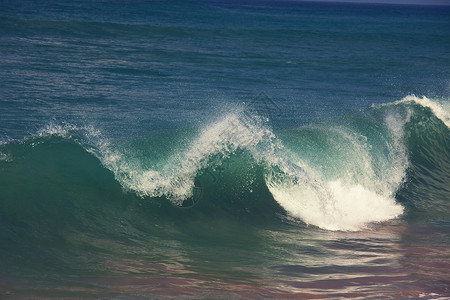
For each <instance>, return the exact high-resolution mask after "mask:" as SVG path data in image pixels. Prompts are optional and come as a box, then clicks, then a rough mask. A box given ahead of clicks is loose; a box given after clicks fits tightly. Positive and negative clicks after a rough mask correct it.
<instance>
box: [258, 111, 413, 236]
mask: <svg viewBox="0 0 450 300" xmlns="http://www.w3.org/2000/svg"><path fill="white" fill-rule="evenodd" d="M408 121H409V114H408V115H407V116H406V118H402V117H401V116H400V115H399V114H396V113H388V114H387V115H386V118H385V123H386V127H387V130H388V133H389V134H388V136H387V137H386V138H388V140H386V145H387V146H386V147H387V155H386V156H385V157H383V155H379V156H380V157H374V153H371V152H370V151H369V150H370V147H369V146H368V145H366V144H365V142H361V139H359V138H358V137H357V136H356V135H355V134H351V133H347V132H346V131H345V130H343V129H329V130H330V132H333V133H334V134H335V133H336V132H337V133H339V134H341V135H342V137H343V138H344V140H347V141H348V142H346V143H347V144H349V145H351V147H350V148H351V149H352V152H351V154H352V155H349V153H342V154H343V155H339V157H340V158H341V159H347V160H349V161H347V162H343V163H342V164H341V165H344V166H346V167H345V169H344V170H342V172H341V173H340V174H337V175H338V176H336V174H335V176H334V177H335V178H334V179H327V178H325V177H324V176H323V174H320V173H317V172H315V171H312V169H311V168H309V167H307V166H305V162H304V161H300V162H299V163H297V165H301V166H302V167H301V168H300V170H301V172H300V173H299V172H297V171H296V169H295V168H291V169H290V170H289V169H282V170H283V172H284V174H285V176H281V177H280V175H278V174H276V173H269V174H268V175H267V176H266V182H267V186H268V188H269V190H270V192H271V193H272V195H273V196H274V198H275V199H276V200H277V201H278V203H279V204H280V205H281V206H282V207H283V208H284V209H285V210H286V211H287V212H288V213H289V214H290V215H292V216H294V217H298V218H300V219H301V220H303V221H304V222H305V223H307V224H311V225H315V226H318V227H321V228H324V229H328V230H358V229H361V228H362V227H364V226H365V225H367V224H368V223H370V222H380V221H386V220H389V219H392V218H395V217H398V216H399V215H401V214H402V212H403V207H402V206H401V205H399V204H397V203H396V202H395V198H394V196H395V192H396V190H397V189H398V188H399V186H400V185H401V184H402V183H403V181H404V179H405V174H406V169H407V167H408V158H407V153H406V149H405V147H404V145H403V142H402V139H403V126H404V124H405V123H406V122H408ZM338 142H342V140H339V141H338ZM342 151H348V148H343V149H342ZM382 152H384V151H382ZM344 154H345V155H344ZM305 173H306V174H308V176H305ZM336 177H337V179H336Z"/></svg>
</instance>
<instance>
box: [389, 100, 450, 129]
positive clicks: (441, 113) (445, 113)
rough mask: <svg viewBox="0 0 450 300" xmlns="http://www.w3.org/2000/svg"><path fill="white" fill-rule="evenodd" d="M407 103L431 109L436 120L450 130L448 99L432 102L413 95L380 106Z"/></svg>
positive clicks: (449, 104)
mask: <svg viewBox="0 0 450 300" xmlns="http://www.w3.org/2000/svg"><path fill="white" fill-rule="evenodd" d="M407 102H414V103H417V104H419V105H421V106H423V107H428V108H429V109H431V111H432V112H433V114H434V115H435V116H436V118H438V119H440V120H441V121H442V122H443V123H444V124H445V125H446V126H447V127H448V128H450V101H449V100H448V99H447V100H445V101H443V100H441V101H439V100H437V99H433V100H432V99H429V98H427V97H425V96H423V97H421V98H420V97H417V96H415V95H409V96H406V97H405V98H403V99H401V100H398V101H395V102H391V103H386V104H382V106H386V105H395V104H399V103H407Z"/></svg>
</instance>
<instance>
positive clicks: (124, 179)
mask: <svg viewBox="0 0 450 300" xmlns="http://www.w3.org/2000/svg"><path fill="white" fill-rule="evenodd" d="M402 101H406V100H402ZM408 101H409V100H408ZM441 117H442V116H441ZM408 121H409V115H408V116H407V117H406V118H405V117H403V118H402V117H401V116H400V115H399V114H397V113H395V111H393V112H391V113H388V114H387V115H386V116H385V124H384V127H385V130H386V132H387V133H388V134H387V135H386V136H385V138H386V141H385V143H386V147H385V148H386V153H385V154H384V155H379V157H375V156H374V153H373V151H372V152H371V149H372V145H370V144H369V143H368V142H367V138H361V135H359V134H357V133H355V132H353V131H352V130H350V129H348V128H347V129H346V128H325V131H329V132H330V134H331V133H333V134H334V135H338V136H340V137H341V138H340V139H339V140H337V142H338V143H341V144H340V145H338V146H337V147H336V149H337V151H342V152H341V153H337V155H336V157H337V158H338V159H342V160H343V161H341V162H340V165H341V166H342V168H341V172H340V173H339V172H338V173H337V174H335V176H334V177H333V178H330V177H328V176H326V175H325V174H324V173H323V172H321V169H322V168H321V166H320V165H311V164H309V163H308V162H307V160H306V159H305V158H303V157H302V153H296V154H295V155H292V153H293V152H294V153H295V152H296V151H295V149H285V147H284V146H283V143H282V141H281V140H280V139H278V138H277V137H276V135H275V134H274V133H273V131H272V130H271V129H270V128H269V127H268V126H267V124H266V123H264V122H262V121H261V120H260V119H258V118H257V117H251V116H248V115H246V114H244V113H242V112H237V113H232V114H229V115H226V116H225V117H224V118H222V119H220V120H218V121H216V122H214V123H212V124H210V125H209V126H207V127H206V128H204V129H203V130H202V131H201V132H200V134H199V135H198V137H197V138H196V139H195V140H193V141H192V142H191V143H190V146H188V147H187V148H186V149H185V150H184V151H181V152H179V153H175V154H173V155H172V157H171V158H170V159H169V161H168V163H167V164H166V165H165V166H164V167H163V168H161V169H146V168H144V167H143V166H142V165H141V164H140V163H139V162H138V161H133V160H132V159H130V157H128V156H127V155H126V153H124V152H119V151H116V150H113V149H114V147H112V146H111V144H110V143H109V142H108V140H107V139H105V138H104V137H102V135H101V133H100V132H99V131H98V130H95V129H94V128H92V127H86V128H76V127H74V126H69V125H64V126H58V125H52V126H49V127H47V128H45V129H43V130H41V131H40V132H39V135H40V136H44V135H54V134H56V135H61V136H64V137H67V136H68V135H70V134H71V132H72V131H82V134H83V135H84V137H85V138H86V139H87V140H88V141H89V143H90V144H92V145H94V146H95V149H91V151H92V152H93V153H94V154H95V155H97V156H98V157H99V158H100V160H101V161H102V163H103V164H104V166H105V167H107V168H108V169H110V170H111V171H112V172H113V173H114V174H115V176H116V179H117V180H119V181H120V183H121V184H122V186H123V187H124V188H125V189H129V190H132V191H134V192H136V193H137V194H138V195H140V196H148V197H159V196H165V197H167V198H168V199H170V200H171V201H172V202H173V203H174V204H176V205H182V203H183V201H184V200H185V199H187V198H189V197H192V195H193V190H194V180H195V177H196V175H197V174H198V172H199V171H200V170H201V169H203V168H207V167H214V165H211V164H220V163H221V160H223V159H226V158H227V157H229V156H230V155H231V154H233V153H235V152H236V151H237V150H238V149H242V150H245V151H248V152H249V153H251V154H252V156H253V157H254V158H255V159H256V160H257V161H259V162H261V163H263V164H265V165H266V166H267V174H266V184H267V186H268V188H269V190H270V192H271V193H272V195H273V197H274V199H275V200H276V201H277V202H278V203H279V204H280V205H281V206H282V207H283V208H284V209H285V210H286V212H287V213H288V214H289V215H291V216H292V217H295V218H299V219H301V220H302V221H304V222H305V223H307V224H310V225H314V226H318V227H320V228H323V229H327V230H359V229H361V228H363V227H364V226H366V225H367V224H369V223H371V222H380V221H386V220H389V219H392V218H395V217H398V216H399V215H401V214H402V212H403V207H402V206H401V205H399V204H397V203H396V202H395V198H394V197H395V192H396V191H397V189H398V188H399V187H400V185H401V184H402V183H403V181H404V179H405V172H406V169H407V167H408V158H407V155H406V149H405V147H404V145H403V126H404V124H405V123H406V122H408ZM380 126H383V125H382V124H380ZM344 144H345V145H344ZM349 151H350V152H349ZM212 157H215V158H216V159H214V160H211V158H212ZM217 157H219V159H218V160H217Z"/></svg>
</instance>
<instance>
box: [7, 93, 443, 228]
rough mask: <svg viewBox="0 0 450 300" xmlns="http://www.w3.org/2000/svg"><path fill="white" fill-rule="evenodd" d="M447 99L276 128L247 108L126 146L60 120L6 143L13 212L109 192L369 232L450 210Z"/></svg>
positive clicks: (74, 209) (405, 102)
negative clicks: (389, 223) (404, 219)
mask: <svg viewBox="0 0 450 300" xmlns="http://www.w3.org/2000/svg"><path fill="white" fill-rule="evenodd" d="M442 103H444V104H445V103H448V102H445V101H444V102H442ZM442 103H440V102H439V100H438V99H437V100H432V99H428V98H425V97H423V98H418V97H415V96H408V97H406V98H404V99H402V100H400V101H396V102H393V103H390V104H384V105H379V106H376V107H372V108H370V109H367V110H365V111H361V112H358V113H354V114H352V115H348V116H347V117H345V118H343V119H341V120H336V121H335V122H333V123H325V124H324V123H321V124H316V125H308V126H303V127H300V128H295V129H288V130H282V131H280V132H277V133H275V132H274V131H273V130H272V129H271V128H270V124H269V123H268V122H267V120H266V119H264V118H262V117H260V116H258V115H254V114H251V113H249V112H246V111H245V110H240V111H239V110H238V111H235V112H233V113H230V114H227V115H225V116H223V117H222V118H220V119H218V120H217V121H215V122H213V123H211V124H209V125H208V126H206V127H205V128H203V129H202V130H200V131H199V132H178V133H174V134H173V135H166V136H164V135H163V136H159V137H149V138H143V139H137V140H136V139H135V140H131V141H122V142H121V143H116V144H113V143H112V142H110V141H108V139H107V138H106V137H105V136H104V135H103V134H102V133H101V132H100V131H99V130H96V129H95V128H93V127H77V126H72V125H68V124H62V125H56V124H51V125H49V126H47V127H45V128H43V129H41V130H40V131H38V132H37V134H36V135H34V136H32V137H30V138H27V139H24V140H22V141H9V142H4V143H3V144H2V145H0V166H1V169H0V170H1V172H2V176H0V178H1V183H2V186H4V187H5V188H2V190H1V191H0V193H1V198H2V199H7V201H4V202H3V208H2V214H3V215H4V216H5V218H6V219H11V218H13V219H14V216H15V217H17V220H19V219H22V217H24V216H22V214H28V213H30V210H25V209H24V207H22V206H21V205H25V204H24V202H20V203H21V204H20V203H19V202H15V199H19V198H25V199H26V198H29V199H30V201H32V200H31V199H32V198H36V197H38V198H39V199H40V200H39V201H40V203H33V204H32V205H31V206H32V207H35V208H36V209H37V210H38V211H39V212H40V214H43V215H41V216H40V217H43V218H48V219H51V220H54V219H55V217H56V218H57V219H58V218H65V217H69V216H70V217H71V218H75V219H76V217H75V216H77V215H79V213H80V211H81V215H85V214H88V212H89V209H88V208H86V207H84V205H85V204H81V203H79V201H83V203H84V202H85V201H87V200H86V199H96V196H98V195H97V194H98V193H106V194H108V195H109V198H111V199H116V201H117V203H116V204H111V203H109V205H113V207H114V205H119V206H120V205H122V204H120V203H121V201H123V198H124V197H125V198H126V199H128V200H126V201H145V202H148V203H158V205H159V206H161V203H171V204H172V206H168V207H167V206H165V205H163V208H157V209H155V211H153V212H152V214H154V215H155V216H157V215H158V214H159V216H158V219H159V218H162V216H165V217H167V218H170V215H171V213H168V212H170V211H172V210H175V211H177V210H179V209H181V208H182V207H191V210H194V211H195V210H199V211H203V212H205V214H206V215H207V214H210V213H213V212H214V213H219V212H221V213H224V212H226V213H227V214H228V215H231V216H232V217H233V216H234V217H236V216H240V217H244V218H247V217H248V216H250V215H251V216H252V217H253V218H254V219H255V220H258V219H260V220H263V219H264V220H272V221H276V222H278V221H283V222H284V221H285V220H290V221H295V222H298V221H300V222H303V223H304V224H308V225H313V226H317V227H320V228H323V229H327V230H345V231H354V230H360V229H362V228H364V227H366V226H368V225H369V224H371V223H373V222H382V221H387V220H391V219H395V218H399V217H402V216H405V213H406V214H407V215H406V216H408V215H417V211H420V210H421V209H425V208H426V209H427V210H428V212H429V213H432V211H434V210H436V213H437V212H438V211H439V212H441V213H442V214H445V213H448V211H449V209H448V203H447V202H448V201H447V200H448V199H449V195H450V191H449V189H448V187H447V186H446V183H447V182H449V181H450V175H449V174H448V169H449V167H450V153H449V149H450V147H449V127H448V120H449V110H448V108H447V107H445V106H444V105H443V104H442ZM180 141H181V142H180ZM173 145H175V146H173ZM170 147H172V148H170ZM75 189H76V190H77V192H75V191H74V190H75ZM121 190H123V191H125V194H124V193H123V192H122V191H121ZM65 198H66V199H69V200H70V201H68V202H66V203H65V204H63V203H62V202H60V201H65V200H64V199H65ZM136 199H142V200H136ZM55 201H56V202H58V203H54V202H55ZM96 201H98V200H92V203H91V204H90V205H91V206H92V205H100V204H98V203H97V204H95V202H96ZM69 203H70V204H69ZM436 203H439V209H437V208H435V207H434V206H435V204H436ZM28 204H30V203H28ZM55 205H56V206H55ZM158 205H157V206H158ZM38 207H44V209H43V210H42V211H41V210H40V209H39V208H38ZM99 207H101V205H100V206H99ZM177 207H179V208H177ZM433 207H434V208H433ZM115 209H118V207H116V208H115ZM161 209H163V210H161ZM60 210H62V211H60ZM31 211H32V210H31ZM118 211H120V209H118ZM430 211H431V212H430ZM47 214H55V215H51V216H49V215H47ZM64 214H66V215H64ZM28 217H31V216H29V215H27V218H28ZM5 218H4V220H5ZM33 218H35V216H33V217H31V219H33ZM277 220H278V221H277ZM11 221H13V220H11Z"/></svg>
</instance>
